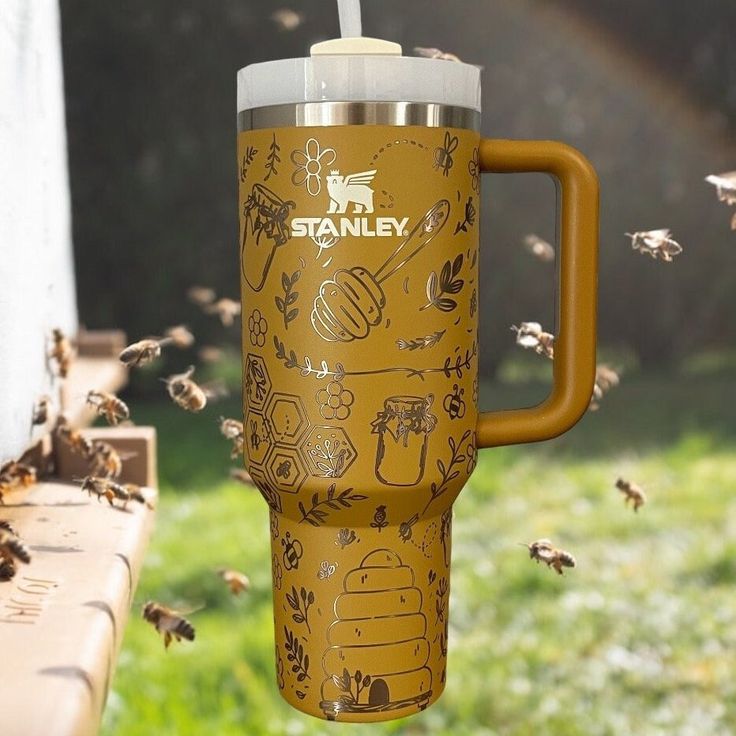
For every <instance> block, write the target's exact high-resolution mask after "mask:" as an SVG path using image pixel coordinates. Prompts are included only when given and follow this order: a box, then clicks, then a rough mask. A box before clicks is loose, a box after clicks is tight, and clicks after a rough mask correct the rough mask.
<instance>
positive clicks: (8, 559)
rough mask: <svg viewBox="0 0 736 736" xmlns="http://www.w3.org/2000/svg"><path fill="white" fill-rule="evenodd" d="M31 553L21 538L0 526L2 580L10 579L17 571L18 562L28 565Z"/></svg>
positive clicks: (0, 575) (0, 570)
mask: <svg viewBox="0 0 736 736" xmlns="http://www.w3.org/2000/svg"><path fill="white" fill-rule="evenodd" d="M30 561H31V553H30V552H29V551H28V549H27V548H26V546H25V545H24V544H23V542H21V540H20V539H19V538H18V537H17V536H16V535H15V534H14V533H13V532H12V531H8V530H7V529H5V528H0V581H2V580H10V579H11V578H12V577H13V576H14V575H15V571H16V563H17V562H22V563H23V564H24V565H28V564H29V563H30Z"/></svg>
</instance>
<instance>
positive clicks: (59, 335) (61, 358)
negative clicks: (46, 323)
mask: <svg viewBox="0 0 736 736" xmlns="http://www.w3.org/2000/svg"><path fill="white" fill-rule="evenodd" d="M49 357H50V358H51V360H53V362H54V363H55V364H56V370H57V373H58V374H59V376H61V377H62V378H66V377H67V375H68V374H69V368H70V367H71V364H72V360H73V359H74V350H73V349H72V344H71V341H70V340H69V338H68V337H67V336H66V335H65V334H64V333H63V332H62V331H61V330H60V329H59V328H58V327H55V328H54V329H53V330H52V332H51V351H50V352H49Z"/></svg>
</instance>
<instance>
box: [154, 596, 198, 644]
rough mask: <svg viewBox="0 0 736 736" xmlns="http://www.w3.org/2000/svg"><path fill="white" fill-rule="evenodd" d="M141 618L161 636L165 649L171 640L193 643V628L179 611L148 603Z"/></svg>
mask: <svg viewBox="0 0 736 736" xmlns="http://www.w3.org/2000/svg"><path fill="white" fill-rule="evenodd" d="M143 618H144V620H146V621H148V623H149V624H153V626H154V628H155V629H156V631H157V632H158V633H159V634H163V637H164V647H165V648H166V649H168V648H169V644H171V642H172V640H173V639H176V641H181V640H182V639H186V640H187V641H194V637H195V630H194V626H192V624H191V623H190V622H189V621H187V619H185V618H184V616H183V615H182V614H181V613H180V612H179V611H175V610H174V609H172V608H167V607H166V606H164V605H161V604H160V603H155V602H154V601H149V602H148V603H146V605H145V606H143Z"/></svg>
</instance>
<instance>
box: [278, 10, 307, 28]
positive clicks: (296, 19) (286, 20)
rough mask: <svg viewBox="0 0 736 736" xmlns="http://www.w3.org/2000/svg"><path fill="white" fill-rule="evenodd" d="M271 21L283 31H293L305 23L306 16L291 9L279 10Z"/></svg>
mask: <svg viewBox="0 0 736 736" xmlns="http://www.w3.org/2000/svg"><path fill="white" fill-rule="evenodd" d="M271 20H272V21H273V22H274V23H275V24H276V25H277V26H278V27H279V30H282V31H293V30H295V29H296V28H298V27H299V26H300V25H301V24H302V23H303V22H304V16H303V15H302V14H301V13H298V12H297V11H296V10H292V9H291V8H279V9H278V10H274V11H273V13H271Z"/></svg>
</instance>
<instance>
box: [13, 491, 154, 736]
mask: <svg viewBox="0 0 736 736" xmlns="http://www.w3.org/2000/svg"><path fill="white" fill-rule="evenodd" d="M146 492H147V493H148V494H150V496H151V500H152V501H154V502H155V495H156V494H155V491H153V490H152V489H148V490H147V491H146ZM6 501H7V502H6V505H5V506H0V518H4V519H7V520H8V521H10V522H11V523H12V524H13V525H14V527H15V528H16V530H17V532H18V534H19V535H20V536H21V537H22V539H23V541H24V542H25V544H26V545H27V546H28V547H29V549H30V552H31V555H32V559H31V563H30V564H29V565H21V566H20V567H19V570H18V573H17V575H16V577H15V578H14V579H13V580H12V581H10V582H6V583H0V662H1V663H2V666H3V670H4V671H5V680H6V686H3V687H1V688H0V734H2V735H3V736H50V735H51V734H53V735H54V736H91V735H92V734H95V733H97V730H98V728H99V723H100V718H101V715H102V711H103V708H104V704H105V698H106V695H107V690H108V687H109V684H110V681H111V678H112V674H113V669H114V664H115V661H116V659H117V654H118V651H119V648H120V644H121V641H122V637H123V630H124V628H125V623H126V620H127V617H128V612H129V610H130V606H131V603H132V601H133V596H134V591H135V587H136V584H137V582H138V575H139V573H140V569H141V565H142V562H143V554H144V550H145V547H146V543H147V540H148V537H149V534H150V531H151V527H152V524H153V517H154V512H153V511H152V510H150V509H148V508H146V507H145V506H143V505H141V504H138V503H130V504H128V508H127V509H125V510H123V509H118V508H111V507H110V506H109V505H108V504H107V502H106V501H104V500H103V502H102V503H98V501H97V500H96V499H95V498H92V499H90V498H89V497H88V496H87V495H86V494H83V493H82V492H81V491H80V488H79V485H69V484H66V483H54V482H44V483H38V484H37V485H34V486H31V487H30V488H28V489H25V490H18V491H13V492H12V493H11V494H9V495H8V496H7V498H6ZM7 684H10V686H7Z"/></svg>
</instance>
